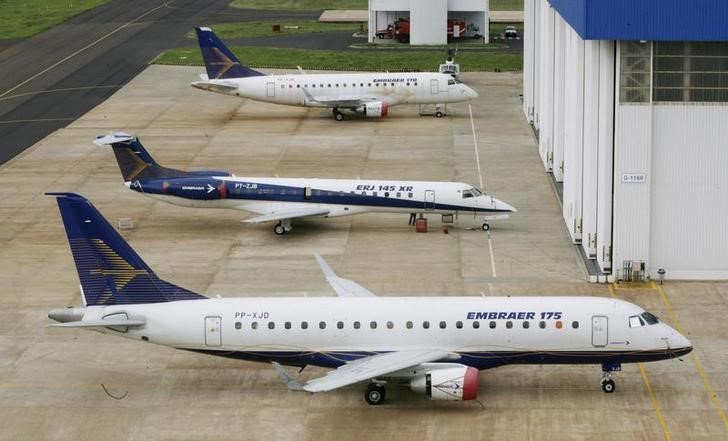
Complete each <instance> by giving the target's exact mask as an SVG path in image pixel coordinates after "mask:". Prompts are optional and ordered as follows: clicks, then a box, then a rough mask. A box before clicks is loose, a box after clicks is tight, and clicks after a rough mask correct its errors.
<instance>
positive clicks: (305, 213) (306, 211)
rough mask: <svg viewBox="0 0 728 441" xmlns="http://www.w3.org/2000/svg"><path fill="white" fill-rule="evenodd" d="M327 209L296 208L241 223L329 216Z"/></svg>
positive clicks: (274, 212)
mask: <svg viewBox="0 0 728 441" xmlns="http://www.w3.org/2000/svg"><path fill="white" fill-rule="evenodd" d="M329 211H330V210H329V209H328V208H315V207H314V208H297V209H294V210H280V211H273V212H270V213H266V214H264V215H262V216H258V217H252V218H250V219H245V220H244V221H243V222H247V223H249V224H260V223H263V222H268V221H277V220H284V219H294V218H297V217H311V216H326V215H327V214H329Z"/></svg>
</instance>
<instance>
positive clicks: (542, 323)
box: [538, 320, 546, 329]
mask: <svg viewBox="0 0 728 441" xmlns="http://www.w3.org/2000/svg"><path fill="white" fill-rule="evenodd" d="M538 327H539V328H541V329H544V328H545V327H546V322H545V321H543V320H541V321H540V322H538Z"/></svg>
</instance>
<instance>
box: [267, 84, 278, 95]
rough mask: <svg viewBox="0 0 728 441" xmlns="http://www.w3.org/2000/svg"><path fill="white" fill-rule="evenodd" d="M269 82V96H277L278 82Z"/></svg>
mask: <svg viewBox="0 0 728 441" xmlns="http://www.w3.org/2000/svg"><path fill="white" fill-rule="evenodd" d="M267 84H268V96H270V97H273V96H276V83H274V82H272V81H271V82H269V83H267Z"/></svg>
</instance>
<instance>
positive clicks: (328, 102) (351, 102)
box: [301, 88, 392, 109]
mask: <svg viewBox="0 0 728 441" xmlns="http://www.w3.org/2000/svg"><path fill="white" fill-rule="evenodd" d="M301 90H302V91H303V93H304V95H306V98H308V100H309V101H311V102H314V103H318V104H323V105H325V106H328V107H344V108H349V109H355V108H357V107H361V106H363V105H365V104H366V103H370V102H372V101H379V100H380V99H381V98H348V99H347V98H344V99H331V98H324V97H315V96H313V95H311V92H309V91H308V90H307V89H305V88H303V89H301ZM388 104H390V105H391V104H392V103H388Z"/></svg>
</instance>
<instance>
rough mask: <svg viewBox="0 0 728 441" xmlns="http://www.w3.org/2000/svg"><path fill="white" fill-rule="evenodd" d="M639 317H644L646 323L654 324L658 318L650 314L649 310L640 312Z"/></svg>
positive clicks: (658, 320) (657, 321)
mask: <svg viewBox="0 0 728 441" xmlns="http://www.w3.org/2000/svg"><path fill="white" fill-rule="evenodd" d="M640 317H642V318H643V319H645V321H646V322H647V324H648V325H654V324H655V323H659V322H660V319H658V318H657V316H655V315H653V314H650V313H649V312H647V311H645V312H643V313H642V314H640Z"/></svg>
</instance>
